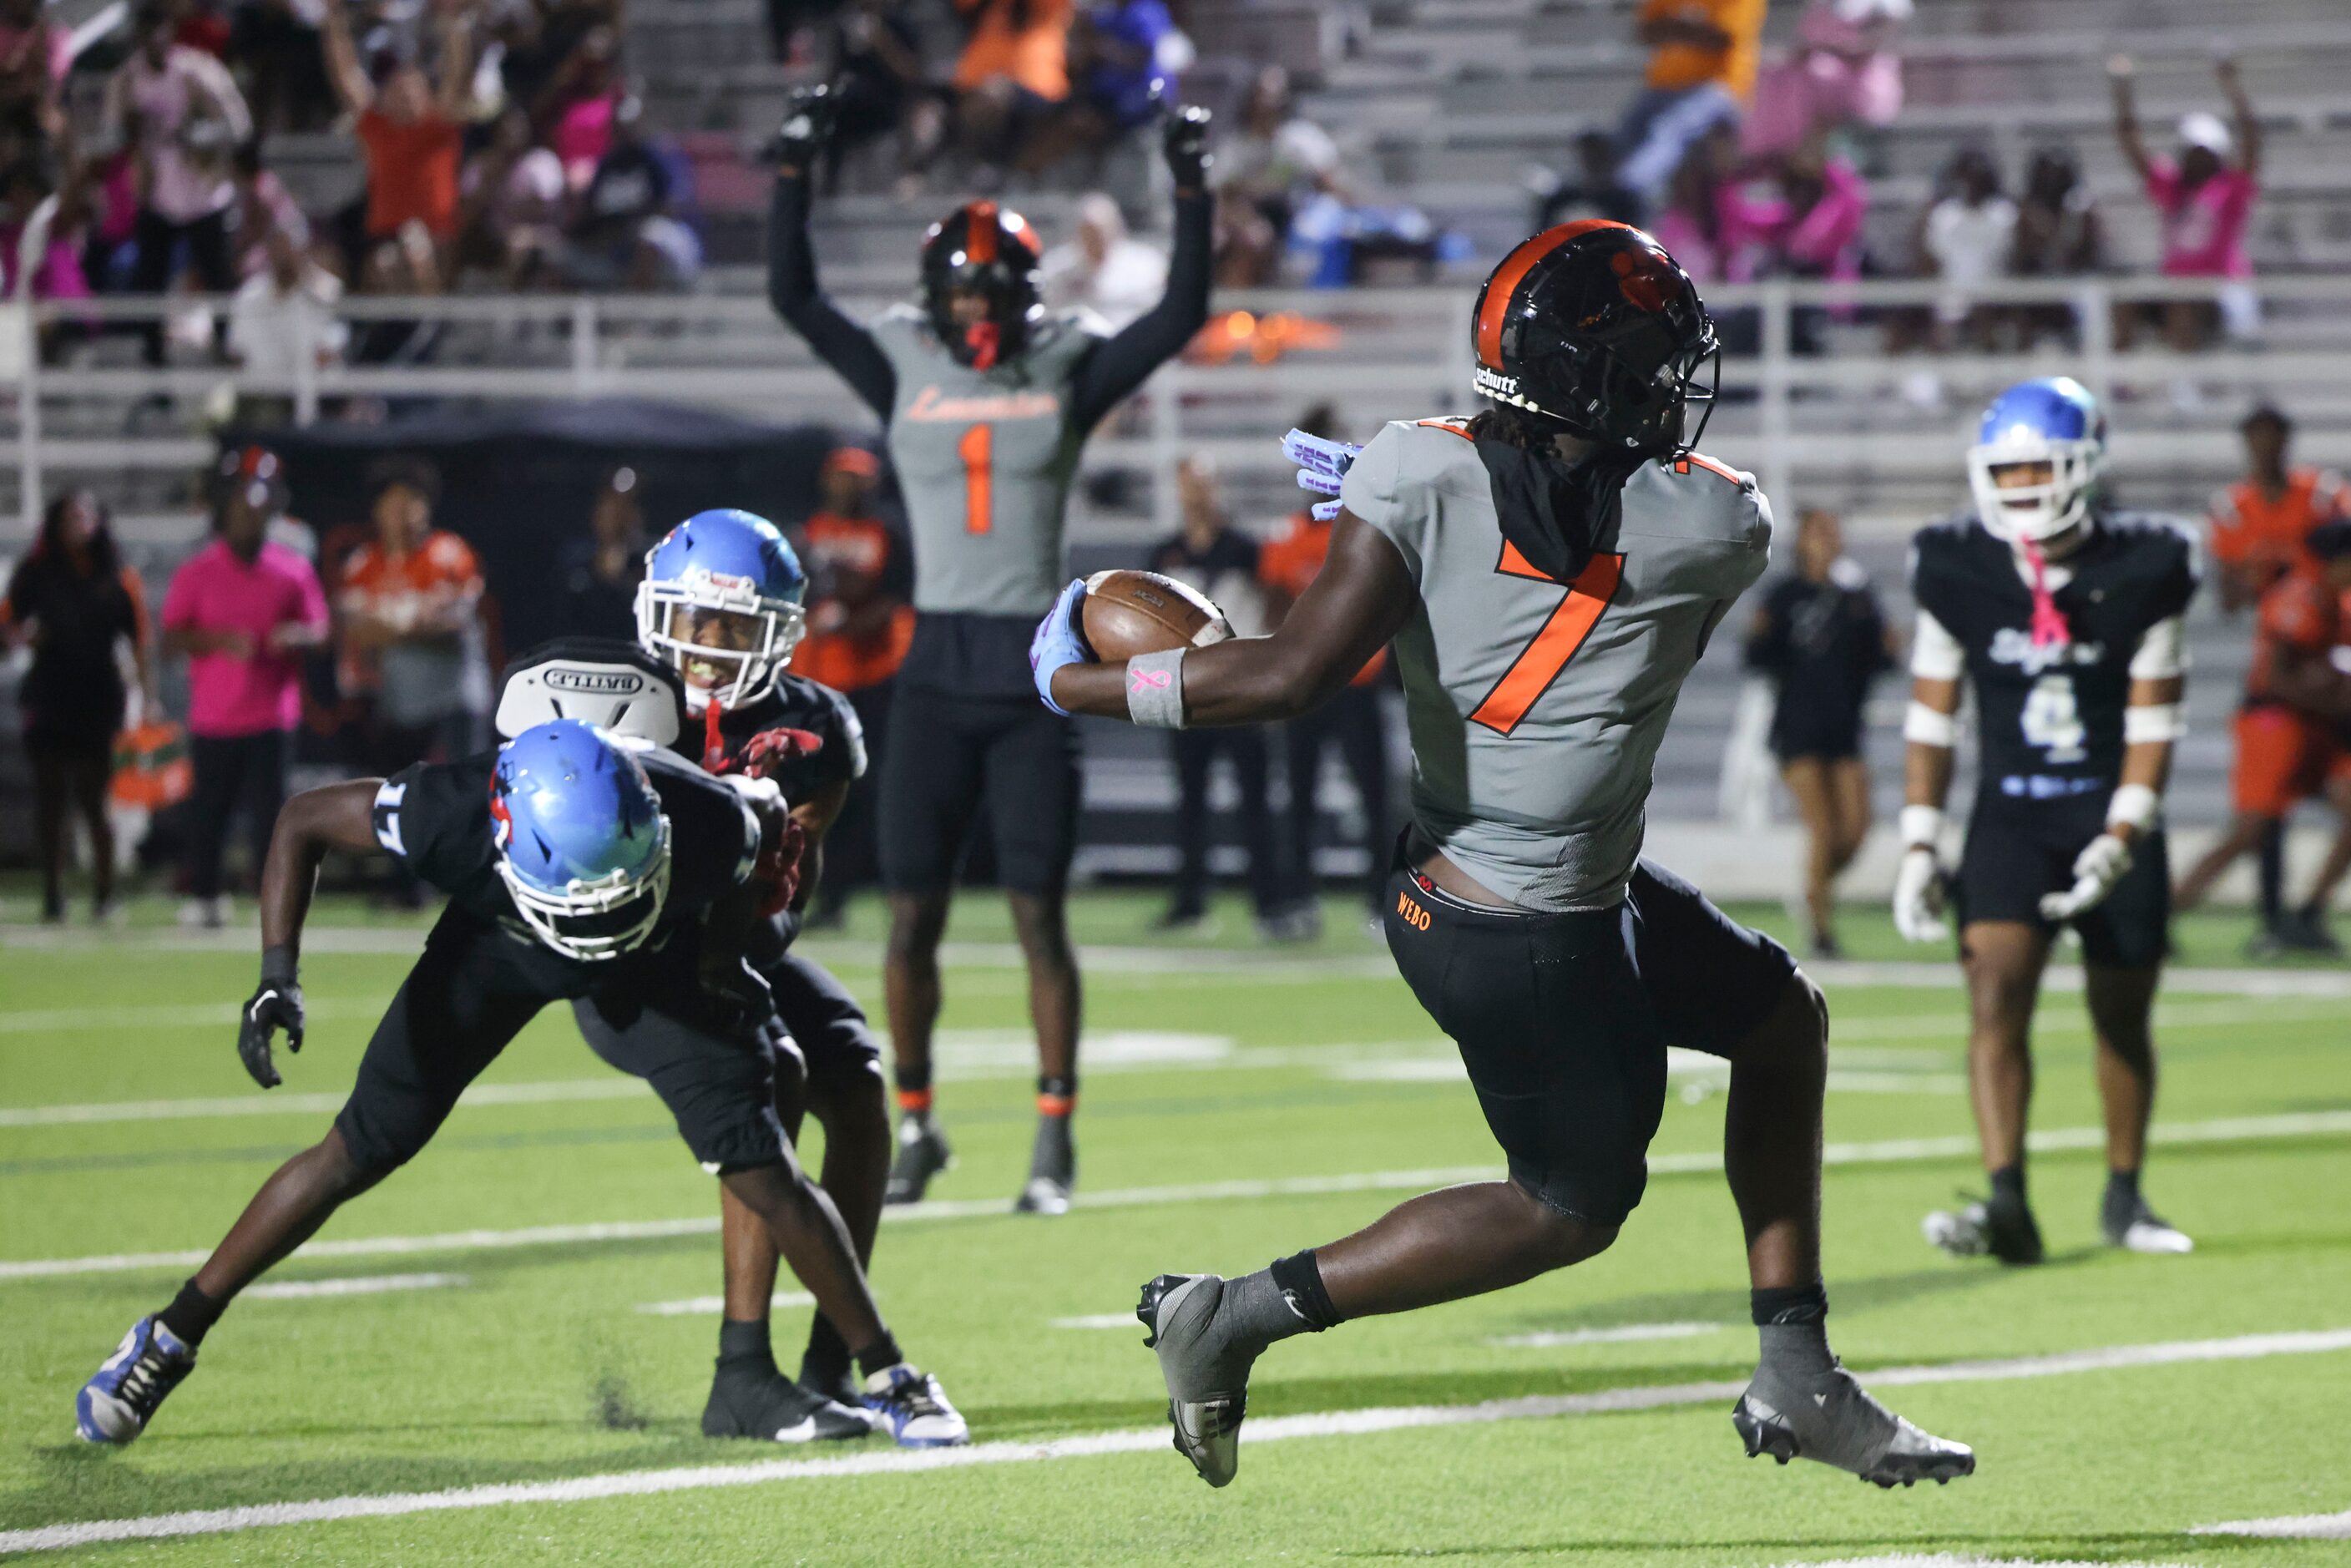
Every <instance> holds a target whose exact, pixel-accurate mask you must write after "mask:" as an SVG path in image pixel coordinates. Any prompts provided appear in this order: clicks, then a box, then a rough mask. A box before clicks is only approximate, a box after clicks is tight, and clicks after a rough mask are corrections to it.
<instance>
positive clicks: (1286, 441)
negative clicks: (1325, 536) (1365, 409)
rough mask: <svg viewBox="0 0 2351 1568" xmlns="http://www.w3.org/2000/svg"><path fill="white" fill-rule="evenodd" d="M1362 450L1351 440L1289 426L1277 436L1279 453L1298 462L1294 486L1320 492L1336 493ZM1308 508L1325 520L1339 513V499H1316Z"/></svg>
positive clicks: (1322, 520) (1320, 493)
mask: <svg viewBox="0 0 2351 1568" xmlns="http://www.w3.org/2000/svg"><path fill="white" fill-rule="evenodd" d="M1363 450H1364V449H1363V448H1362V447H1360V446H1357V445H1356V444H1353V442H1349V441H1333V440H1332V439H1331V438H1330V437H1329V436H1327V435H1309V434H1306V432H1304V431H1302V430H1293V431H1291V432H1290V434H1288V435H1285V436H1283V437H1282V438H1281V455H1282V456H1283V457H1284V458H1286V459H1288V460H1289V461H1290V462H1292V463H1295V464H1297V465H1298V487H1299V488H1300V489H1301V490H1311V491H1313V492H1314V493H1315V494H1317V495H1321V496H1336V495H1338V493H1339V486H1340V484H1341V482H1342V481H1343V480H1344V479H1345V478H1346V477H1347V470H1348V469H1350V468H1352V467H1353V466H1354V465H1355V458H1356V457H1357V456H1358V455H1360V454H1361V453H1362V452H1363ZM1312 509H1313V513H1314V516H1315V518H1316V520H1318V521H1321V522H1325V523H1327V522H1329V521H1330V520H1331V519H1332V518H1333V517H1337V516H1338V515H1339V503H1338V502H1337V501H1335V500H1331V501H1318V502H1316V503H1315V504H1314V507H1313V508H1312Z"/></svg>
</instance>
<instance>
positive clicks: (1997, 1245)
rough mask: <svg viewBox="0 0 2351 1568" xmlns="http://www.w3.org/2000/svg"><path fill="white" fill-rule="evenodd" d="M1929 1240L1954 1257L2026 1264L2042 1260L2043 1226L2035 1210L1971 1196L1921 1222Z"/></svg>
mask: <svg viewBox="0 0 2351 1568" xmlns="http://www.w3.org/2000/svg"><path fill="white" fill-rule="evenodd" d="M1919 1229H1920V1230H1921V1231H1922V1232H1923V1233H1924V1234H1925V1236H1926V1238H1927V1239H1928V1242H1930V1243H1932V1244H1933V1245H1935V1246H1937V1247H1939V1248H1941V1249H1943V1250H1944V1251H1946V1252H1948V1253H1949V1254H1950V1255H1951V1256H1952V1257H1954V1258H1997V1259H1999V1260H2001V1262H2003V1263H2009V1264H2015V1265H2024V1264H2031V1263H2038V1262H2040V1261H2041V1260H2042V1258H2043V1249H2042V1246H2041V1227H2040V1226H2038V1225H2036V1224H2035V1223H2033V1219H2032V1209H2030V1208H2028V1207H2025V1206H2024V1205H2023V1204H2021V1203H2003V1202H2001V1200H2000V1199H1999V1198H1997V1197H1994V1198H1976V1199H1970V1201H1969V1202H1968V1204H1967V1206H1966V1207H1962V1208H1959V1209H1958V1210H1956V1211H1954V1210H1949V1209H1937V1210H1936V1211H1935V1212H1934V1213H1932V1214H1930V1215H1928V1217H1927V1218H1926V1219H1925V1220H1924V1221H1923V1222H1921V1224H1920V1226H1919Z"/></svg>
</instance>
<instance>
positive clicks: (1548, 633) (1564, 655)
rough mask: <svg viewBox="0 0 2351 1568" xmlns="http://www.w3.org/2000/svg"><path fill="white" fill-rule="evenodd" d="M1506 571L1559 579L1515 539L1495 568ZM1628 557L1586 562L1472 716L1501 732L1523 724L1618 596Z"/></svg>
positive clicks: (1475, 721) (1546, 579)
mask: <svg viewBox="0 0 2351 1568" xmlns="http://www.w3.org/2000/svg"><path fill="white" fill-rule="evenodd" d="M1494 570H1496V571H1497V572H1499V573H1500V574H1501V575H1502V576H1504V577H1524V578H1531V579H1533V580H1535V581H1537V582H1557V581H1558V579H1557V578H1555V577H1549V576H1546V575H1544V574H1543V573H1542V572H1540V571H1537V570H1535V569H1534V567H1533V566H1532V565H1531V564H1529V562H1528V560H1527V558H1526V557H1524V556H1522V555H1520V553H1519V550H1518V547H1517V546H1516V545H1513V544H1510V543H1508V542H1507V541H1506V542H1505V543H1504V544H1503V546H1502V559H1501V563H1500V564H1499V565H1498V566H1497V567H1495V568H1494ZM1624 576H1625V558H1624V557H1623V556H1622V555H1621V554H1620V555H1595V556H1593V558H1592V559H1591V560H1590V561H1588V562H1587V563H1585V565H1584V568H1583V570H1582V571H1580V572H1578V573H1577V574H1576V578H1575V580H1574V581H1573V582H1572V583H1570V584H1568V587H1567V597H1566V598H1564V599H1562V600H1561V601H1559V608H1558V609H1556V610H1553V611H1552V612H1551V619H1550V620H1548V621H1545V622H1543V624H1542V630H1541V631H1540V632H1536V633H1535V635H1534V641H1532V642H1531V643H1528V644H1527V645H1526V648H1525V650H1524V651H1523V652H1521V653H1520V654H1519V656H1518V657H1517V658H1516V659H1515V660H1513V661H1512V662H1511V664H1510V668H1509V669H1508V670H1505V671H1504V672H1502V678H1501V679H1500V680H1499V681H1496V682H1495V683H1494V689H1493V690H1492V691H1490V692H1488V693H1487V694H1486V700H1485V701H1483V702H1481V703H1479V705H1478V711H1477V712H1475V713H1473V714H1471V715H1470V716H1469V722H1470V723H1472V724H1482V725H1484V726H1485V727H1487V728H1488V729H1490V730H1492V731H1493V732H1494V733H1495V734H1497V735H1508V734H1510V731H1512V730H1514V729H1516V728H1518V727H1519V721H1520V719H1522V718H1524V717H1526V716H1527V710H1528V709H1529V708H1531V707H1532V706H1535V699H1536V698H1537V697H1539V696H1541V695H1543V693H1544V692H1546V691H1548V690H1549V689H1550V688H1551V684H1552V682H1553V681H1555V680H1557V679H1559V673H1560V672H1561V671H1562V670H1563V669H1565V668H1567V662H1568V661H1569V660H1570V659H1573V658H1574V657H1575V651H1576V650H1577V649H1578V648H1581V647H1583V640H1584V639H1585V638H1586V637H1589V636H1591V635H1592V628H1593V626H1595V625H1597V624H1599V622H1600V612H1602V611H1604V610H1605V609H1607V608H1608V604H1609V601H1611V600H1613V599H1614V598H1615V597H1616V586H1617V584H1618V583H1619V582H1621V581H1623V580H1624Z"/></svg>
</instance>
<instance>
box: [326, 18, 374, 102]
mask: <svg viewBox="0 0 2351 1568" xmlns="http://www.w3.org/2000/svg"><path fill="white" fill-rule="evenodd" d="M326 5H327V14H326V19H325V24H324V26H322V27H321V28H320V29H319V37H320V41H321V43H322V44H323V46H324V48H325V52H326V57H327V80H328V81H329V82H330V83H331V84H333V86H334V89H335V96H336V97H337V98H338V99H341V100H342V105H343V108H344V109H346V110H349V111H350V112H351V113H352V114H354V115H358V114H365V113H366V112H367V111H368V109H369V106H370V105H371V104H373V103H374V102H375V86H374V84H373V83H371V82H370V81H369V80H368V74H367V70H366V68H364V67H362V66H361V65H360V51H359V47H358V46H357V45H355V44H353V43H352V42H351V19H350V16H349V15H348V14H347V13H346V12H345V10H344V8H343V7H344V0H326Z"/></svg>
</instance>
